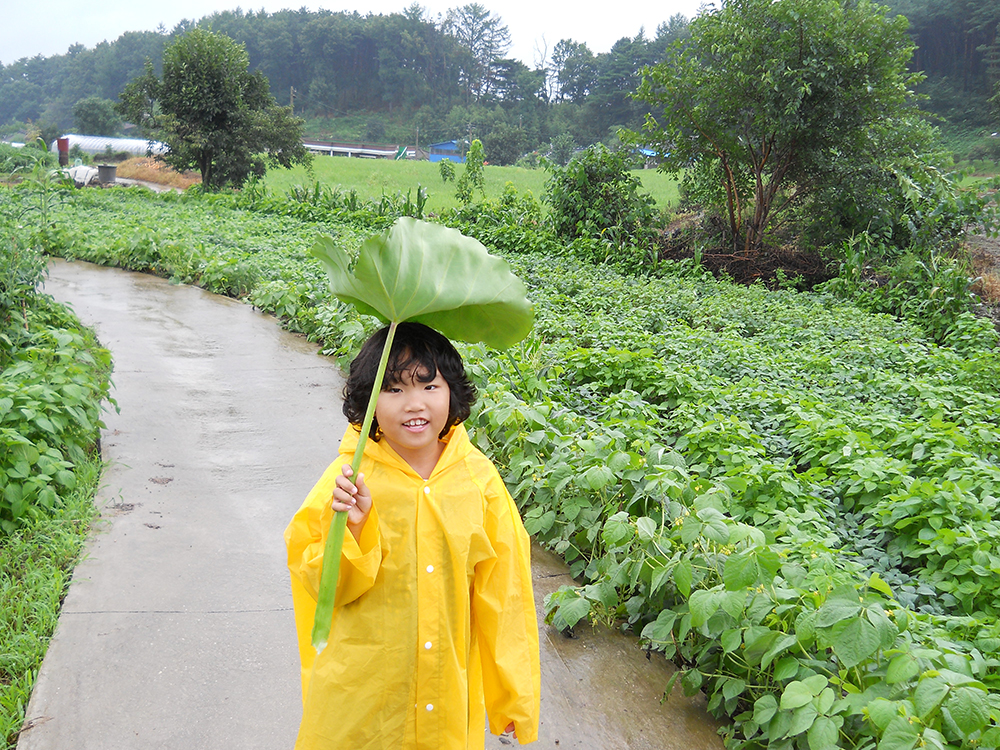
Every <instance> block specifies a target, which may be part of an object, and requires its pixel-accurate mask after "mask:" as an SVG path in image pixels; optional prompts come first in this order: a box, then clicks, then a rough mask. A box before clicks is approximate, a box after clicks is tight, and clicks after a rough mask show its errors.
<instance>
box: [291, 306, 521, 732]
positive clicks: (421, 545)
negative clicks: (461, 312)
mask: <svg viewBox="0 0 1000 750" xmlns="http://www.w3.org/2000/svg"><path fill="white" fill-rule="evenodd" d="M387 335H388V329H387V328H383V329H382V330H380V331H378V332H376V333H375V334H374V335H373V336H372V337H371V338H370V339H369V340H368V341H367V342H366V343H365V345H364V346H363V347H362V349H361V352H360V353H359V354H358V356H357V357H356V358H355V359H354V361H353V362H352V363H351V369H350V374H349V376H348V380H347V385H346V387H345V388H344V414H345V415H346V416H347V418H348V420H349V421H350V423H351V424H350V426H349V427H348V428H347V432H346V434H345V435H344V438H343V441H342V442H341V444H340V456H339V458H338V459H337V460H336V461H335V462H334V463H333V464H332V465H331V466H330V467H329V468H328V469H327V470H326V472H325V473H324V474H323V476H322V478H320V480H319V482H318V483H317V484H316V486H315V487H314V488H313V490H312V491H311V492H310V493H309V496H308V497H307V498H306V500H305V503H303V505H302V507H301V508H300V509H299V511H298V512H297V513H296V514H295V517H294V518H293V519H292V522H291V524H289V526H288V528H287V529H286V531H285V542H286V544H287V546H288V567H289V569H290V570H291V574H292V596H293V600H294V603H295V620H296V627H297V630H298V635H299V651H300V654H301V658H302V692H303V716H302V724H301V726H300V727H299V736H298V741H297V742H296V745H295V747H296V750H411V749H414V748H426V750H452V749H454V750H466V749H470V748H483V746H484V741H485V717H486V716H487V715H488V717H489V723H490V730H491V731H492V732H493V733H494V734H500V733H504V732H510V731H514V732H515V736H516V737H518V738H519V740H520V742H521V743H527V742H533V741H534V740H535V739H537V735H538V716H539V691H540V688H539V685H540V669H539V661H538V627H537V621H536V619H535V608H534V598H533V596H532V590H531V566H530V560H529V545H528V536H527V534H526V532H525V530H524V527H523V525H522V524H521V519H520V517H519V516H518V512H517V507H516V506H515V505H514V502H513V500H512V499H511V497H510V495H509V494H508V493H507V489H506V488H505V487H504V485H503V481H502V480H501V479H500V475H499V474H498V473H497V470H496V468H494V466H493V464H492V463H490V461H489V459H487V458H486V457H485V456H484V455H483V454H482V453H480V452H479V451H478V450H477V449H476V448H475V447H473V445H472V443H471V442H470V441H469V437H468V434H467V433H466V431H465V427H464V425H463V424H462V422H463V420H465V419H466V418H467V417H468V416H469V410H470V408H471V406H472V403H473V401H474V400H475V389H474V387H473V386H472V384H471V383H470V382H469V380H468V378H467V376H466V373H465V369H464V367H463V365H462V359H461V357H460V355H459V354H458V352H457V351H456V350H455V348H454V347H453V346H452V345H451V342H449V341H448V339H446V338H445V337H444V336H442V335H441V334H439V333H437V332H436V331H434V330H433V329H431V328H428V327H427V326H425V325H421V324H419V323H401V324H400V325H399V326H398V327H397V330H396V334H395V337H394V339H393V344H392V349H391V352H390V355H389V361H388V366H387V369H386V374H385V378H384V380H383V382H382V384H381V386H382V388H381V392H380V393H379V397H378V403H377V406H376V409H375V420H374V421H373V423H372V428H371V439H369V441H368V443H367V444H366V446H365V449H364V457H363V459H362V463H361V470H360V471H359V472H358V477H357V481H356V482H353V481H352V474H351V467H350V463H351V460H352V458H353V456H354V449H355V447H356V446H357V443H358V436H359V434H360V425H361V422H362V420H363V418H364V413H365V410H366V408H367V404H368V397H369V394H370V393H371V389H372V387H373V385H374V381H375V375H376V372H377V367H378V362H379V358H380V355H381V353H382V349H383V346H384V344H385V340H386V336H387ZM334 511H347V513H348V521H347V529H348V533H346V534H345V535H344V549H343V553H342V557H341V564H340V578H339V580H338V583H337V597H336V603H335V608H334V614H333V623H332V628H331V632H330V641H329V645H328V646H327V647H326V648H325V649H324V650H323V652H322V653H320V654H319V655H316V652H315V650H314V649H313V647H312V645H311V643H310V633H311V630H312V624H313V617H314V614H315V607H316V592H317V590H318V587H319V576H320V570H321V567H322V564H323V547H324V544H325V542H326V535H327V532H328V530H329V526H330V520H331V518H332V516H333V512H334Z"/></svg>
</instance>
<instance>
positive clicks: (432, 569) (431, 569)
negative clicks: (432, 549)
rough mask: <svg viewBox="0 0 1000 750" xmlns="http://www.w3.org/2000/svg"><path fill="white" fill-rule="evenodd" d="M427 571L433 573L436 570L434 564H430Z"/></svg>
mask: <svg viewBox="0 0 1000 750" xmlns="http://www.w3.org/2000/svg"><path fill="white" fill-rule="evenodd" d="M427 572H428V573H433V572H434V566H433V565H428V566H427Z"/></svg>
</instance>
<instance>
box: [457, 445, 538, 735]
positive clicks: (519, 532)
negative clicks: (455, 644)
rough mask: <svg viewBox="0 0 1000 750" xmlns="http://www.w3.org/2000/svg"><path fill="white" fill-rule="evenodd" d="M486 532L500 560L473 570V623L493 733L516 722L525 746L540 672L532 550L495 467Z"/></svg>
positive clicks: (534, 717) (534, 727) (534, 722)
mask: <svg viewBox="0 0 1000 750" xmlns="http://www.w3.org/2000/svg"><path fill="white" fill-rule="evenodd" d="M489 469H490V473H491V476H490V477H489V479H488V482H487V484H486V488H485V489H486V514H485V519H484V526H485V529H486V533H487V535H488V536H489V538H490V542H491V544H492V546H493V549H494V551H495V553H496V557H495V558H493V559H490V560H485V561H483V562H480V563H479V564H478V565H477V566H476V569H475V577H474V582H473V591H472V620H473V623H474V627H475V629H476V638H477V640H478V643H479V648H480V658H481V662H482V674H483V693H484V697H485V700H486V713H487V716H488V717H489V722H490V731H491V732H492V733H493V734H502V733H503V731H504V729H506V727H507V725H508V724H509V723H510V722H514V728H515V731H516V732H517V737H518V740H519V741H520V742H521V743H522V744H525V743H528V742H534V741H535V740H537V739H538V720H539V703H540V696H541V668H540V666H539V658H538V619H537V615H536V613H535V599H534V594H533V592H532V586H531V547H530V542H529V539H528V534H527V532H526V531H525V530H524V525H523V524H522V523H521V517H520V515H519V514H518V512H517V506H516V505H515V504H514V500H513V499H512V498H511V496H510V494H509V493H508V492H507V488H506V487H505V486H504V484H503V480H501V479H500V475H499V474H497V472H496V469H495V468H493V466H492V464H491V465H490V466H489Z"/></svg>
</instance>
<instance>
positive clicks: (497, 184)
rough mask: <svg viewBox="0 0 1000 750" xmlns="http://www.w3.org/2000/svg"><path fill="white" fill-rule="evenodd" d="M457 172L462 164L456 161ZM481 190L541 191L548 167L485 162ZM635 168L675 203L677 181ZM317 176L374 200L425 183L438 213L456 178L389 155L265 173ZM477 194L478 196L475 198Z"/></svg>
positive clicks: (269, 180)
mask: <svg viewBox="0 0 1000 750" xmlns="http://www.w3.org/2000/svg"><path fill="white" fill-rule="evenodd" d="M455 166H456V171H457V172H458V174H461V170H462V169H464V166H463V165H461V164H456V165H455ZM485 172H486V195H487V196H488V197H490V198H498V197H499V196H500V194H501V193H502V192H503V189H504V186H505V185H506V184H507V183H508V182H510V183H513V185H514V187H515V188H517V192H518V193H519V194H524V193H525V192H527V191H531V193H532V194H533V195H534V196H535V197H536V198H541V197H542V196H543V195H544V193H545V182H546V180H547V179H548V173H547V172H546V171H545V170H543V169H524V168H522V167H498V166H492V165H487V167H486V170H485ZM635 174H636V175H637V176H638V177H639V179H640V180H641V181H642V184H643V187H644V188H645V190H646V192H648V193H649V194H650V195H652V196H653V199H654V200H655V201H656V205H657V206H658V207H660V208H663V209H668V208H670V207H671V206H675V205H676V204H677V199H678V194H677V181H676V180H674V179H671V178H670V177H668V176H667V175H665V174H662V173H660V172H657V171H655V170H651V169H647V170H638V171H636V172H635ZM317 181H319V182H321V183H323V184H324V185H329V186H331V187H339V188H340V189H342V190H344V191H345V192H346V191H349V190H356V191H357V193H358V196H359V197H361V198H364V199H366V200H371V199H375V200H377V199H378V198H380V197H381V196H382V194H383V193H386V194H388V195H396V194H397V193H399V194H402V195H405V194H406V193H407V192H410V193H411V194H412V195H414V196H415V195H416V189H417V186H418V185H420V186H422V187H424V188H426V189H427V192H428V200H427V209H426V210H427V211H428V212H430V213H434V214H440V213H441V212H443V211H446V210H448V209H450V208H456V207H458V205H459V203H458V199H457V198H456V197H455V183H453V182H449V183H445V182H443V181H442V179H441V171H440V167H439V166H438V164H437V163H436V162H429V161H409V160H408V161H388V160H384V159H348V158H345V157H335V156H317V157H316V158H315V159H314V160H313V163H312V168H311V170H306V169H305V168H304V167H295V168H294V169H275V170H270V171H268V173H267V176H266V177H265V179H264V182H265V184H266V185H267V186H268V187H269V188H271V189H272V190H274V191H276V192H279V193H284V192H286V191H288V190H289V189H291V188H292V187H293V186H295V185H302V186H311V185H313V184H314V183H315V182H317ZM477 199H478V198H477Z"/></svg>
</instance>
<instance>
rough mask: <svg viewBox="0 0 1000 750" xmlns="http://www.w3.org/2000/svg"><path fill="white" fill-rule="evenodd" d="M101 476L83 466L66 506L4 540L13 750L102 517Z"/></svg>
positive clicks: (2, 587) (0, 562) (1, 704)
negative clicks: (97, 500) (97, 498)
mask: <svg viewBox="0 0 1000 750" xmlns="http://www.w3.org/2000/svg"><path fill="white" fill-rule="evenodd" d="M100 475H101V462H100V459H99V458H96V457H95V458H94V459H93V460H92V461H91V462H90V463H88V464H85V465H83V466H78V467H77V482H78V484H77V487H76V490H75V491H74V492H73V494H72V495H70V497H69V499H68V500H67V501H66V504H65V505H64V507H62V508H61V509H59V510H58V511H57V513H56V514H55V515H54V516H52V517H46V518H40V519H39V520H37V521H35V522H34V523H33V524H32V525H30V526H28V527H25V528H23V529H20V530H18V531H17V532H16V533H14V534H11V535H9V536H5V537H2V538H0V633H2V634H3V635H2V639H3V640H2V643H0V646H2V648H0V739H2V740H3V743H4V744H3V748H4V750H13V748H15V747H16V746H17V738H18V735H19V733H20V731H21V726H22V724H23V723H24V715H25V710H26V709H27V706H28V700H29V698H30V697H31V690H32V688H33V687H34V684H35V678H36V677H37V676H38V669H39V667H40V666H41V664H42V658H43V657H44V656H45V650H46V649H47V648H48V645H49V640H50V638H51V637H52V633H53V632H54V631H55V628H56V623H57V622H58V620H59V611H60V609H61V607H62V601H63V597H64V596H65V595H66V590H67V588H68V587H69V582H70V578H71V576H72V573H73V568H74V567H75V565H76V563H77V561H78V560H79V556H80V550H81V549H82V548H83V543H84V541H85V539H86V537H87V531H88V530H89V528H90V525H91V523H92V522H93V521H94V519H95V518H96V516H97V511H96V509H95V508H94V504H93V497H94V493H95V492H96V491H97V485H98V481H99V479H100Z"/></svg>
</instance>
